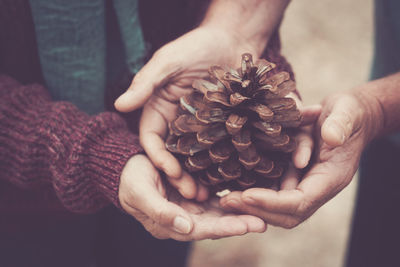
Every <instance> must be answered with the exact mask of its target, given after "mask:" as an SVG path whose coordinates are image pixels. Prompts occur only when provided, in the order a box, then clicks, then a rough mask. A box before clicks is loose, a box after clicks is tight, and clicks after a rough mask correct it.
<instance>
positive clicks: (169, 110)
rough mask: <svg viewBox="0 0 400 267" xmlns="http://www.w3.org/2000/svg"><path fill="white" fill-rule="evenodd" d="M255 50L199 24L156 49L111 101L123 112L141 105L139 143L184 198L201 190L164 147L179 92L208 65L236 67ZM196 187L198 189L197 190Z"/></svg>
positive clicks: (203, 73) (184, 91)
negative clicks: (128, 84) (122, 90)
mask: <svg viewBox="0 0 400 267" xmlns="http://www.w3.org/2000/svg"><path fill="white" fill-rule="evenodd" d="M244 52H250V53H253V55H254V57H255V58H256V57H258V56H259V54H258V53H257V52H256V51H255V49H253V48H252V47H251V46H250V45H249V44H248V43H245V42H243V41H242V40H241V38H240V37H238V36H235V35H233V34H232V33H228V32H226V31H222V30H218V29H217V28H212V27H207V26H201V27H198V28H196V29H195V30H193V31H191V32H189V33H187V34H185V35H183V36H182V37H180V38H178V39H176V40H175V41H172V42H170V43H168V44H167V45H165V46H163V47H162V48H160V49H159V50H158V51H157V52H156V53H155V54H154V56H153V57H152V58H151V60H150V61H149V62H148V63H147V64H146V65H145V66H144V67H143V68H142V69H141V71H139V72H138V73H137V75H136V76H135V78H134V80H133V81H132V84H131V86H130V87H129V89H128V90H127V91H126V93H124V94H123V95H122V96H121V97H119V98H118V99H117V101H116V103H115V106H116V108H117V109H118V110H119V111H122V112H129V111H131V110H134V109H136V108H139V107H141V106H143V105H144V110H143V115H142V118H141V121H140V141H141V144H142V146H143V148H144V150H145V151H146V153H147V155H148V156H149V158H150V159H151V161H152V162H153V164H154V165H155V166H156V167H157V168H159V169H161V170H162V171H164V172H165V173H166V175H167V176H168V177H169V178H170V179H169V180H170V182H171V183H172V184H173V185H174V186H175V187H177V189H178V190H179V191H180V192H181V194H182V195H184V196H185V197H186V198H198V194H197V192H199V191H204V188H201V187H202V186H198V185H197V184H196V183H195V182H194V180H193V179H192V178H190V176H189V175H187V174H185V173H184V172H183V171H182V168H181V166H180V164H179V162H178V161H177V160H176V158H175V157H174V156H173V155H172V154H171V153H169V152H168V151H167V150H166V148H165V145H164V140H165V137H166V135H167V131H168V122H170V121H171V120H173V119H174V118H175V117H176V112H177V107H178V105H177V104H178V103H179V99H180V97H181V96H183V95H185V94H188V93H189V92H190V91H191V90H192V83H193V81H194V80H196V79H199V78H204V77H206V76H208V68H209V67H210V66H211V65H215V64H220V65H229V66H239V64H240V58H241V54H242V53H244ZM199 188H200V189H199Z"/></svg>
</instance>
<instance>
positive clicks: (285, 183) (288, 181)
mask: <svg viewBox="0 0 400 267" xmlns="http://www.w3.org/2000/svg"><path fill="white" fill-rule="evenodd" d="M299 181H300V172H299V170H297V169H296V168H294V166H290V167H289V169H288V170H287V171H286V173H285V175H284V176H283V177H282V181H281V187H280V189H281V190H293V189H295V188H296V187H297V186H298V184H299Z"/></svg>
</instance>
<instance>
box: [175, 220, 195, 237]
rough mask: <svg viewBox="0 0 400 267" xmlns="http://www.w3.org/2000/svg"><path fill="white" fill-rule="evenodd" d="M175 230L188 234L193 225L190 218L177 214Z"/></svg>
mask: <svg viewBox="0 0 400 267" xmlns="http://www.w3.org/2000/svg"><path fill="white" fill-rule="evenodd" d="M174 228H175V231H176V232H178V233H181V234H188V233H190V231H191V226H190V223H189V221H188V220H186V219H185V218H183V217H182V216H176V217H175V219H174Z"/></svg>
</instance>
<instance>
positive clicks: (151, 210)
mask: <svg viewBox="0 0 400 267" xmlns="http://www.w3.org/2000/svg"><path fill="white" fill-rule="evenodd" d="M204 193H205V192H200V193H199V196H200V197H202V198H205V197H206V195H204ZM119 200H120V203H121V206H122V208H123V209H124V210H125V211H126V212H127V213H128V214H130V215H132V216H133V217H134V218H136V219H137V220H138V221H139V222H141V223H142V224H143V226H144V227H145V228H146V230H147V231H149V232H150V233H151V234H152V235H153V236H154V237H156V238H159V239H166V238H173V239H175V240H181V241H189V240H201V239H208V238H212V239H217V238H222V237H228V236H236V235H243V234H246V233H249V232H264V231H265V230H266V225H265V223H264V222H263V221H262V220H261V219H259V218H257V217H254V216H251V215H235V214H230V213H227V212H224V211H223V210H222V209H221V208H220V207H219V203H218V201H217V200H216V199H210V200H208V201H203V202H196V201H191V200H187V199H185V198H183V197H182V196H181V195H180V194H179V193H178V192H177V191H176V190H175V189H174V188H172V187H171V186H169V185H168V184H165V183H164V182H163V180H162V179H161V177H160V175H159V173H158V171H157V170H156V169H155V168H154V166H153V165H152V164H151V162H150V161H149V160H148V159H147V157H146V156H144V155H136V156H134V157H132V158H131V159H130V160H129V161H128V163H127V164H126V166H125V168H124V170H123V172H122V175H121V182H120V186H119ZM203 200H204V199H203ZM177 218H178V219H177Z"/></svg>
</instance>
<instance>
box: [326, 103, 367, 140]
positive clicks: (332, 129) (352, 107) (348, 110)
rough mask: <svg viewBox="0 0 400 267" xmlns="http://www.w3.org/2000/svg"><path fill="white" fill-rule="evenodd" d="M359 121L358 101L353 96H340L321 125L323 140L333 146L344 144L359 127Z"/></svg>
mask: <svg viewBox="0 0 400 267" xmlns="http://www.w3.org/2000/svg"><path fill="white" fill-rule="evenodd" d="M359 121H360V108H359V105H358V102H357V101H356V100H355V99H354V98H353V97H351V96H342V97H340V98H339V99H338V100H337V101H336V103H335V104H334V106H333V108H332V110H331V113H330V114H329V115H328V117H327V118H326V119H325V121H324V122H323V124H322V126H321V137H322V140H323V141H324V142H325V143H327V144H328V145H330V146H333V147H336V146H340V145H342V144H344V143H345V142H346V141H347V139H348V138H349V137H350V136H351V135H352V134H353V132H354V131H355V130H357V129H358V126H359Z"/></svg>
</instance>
